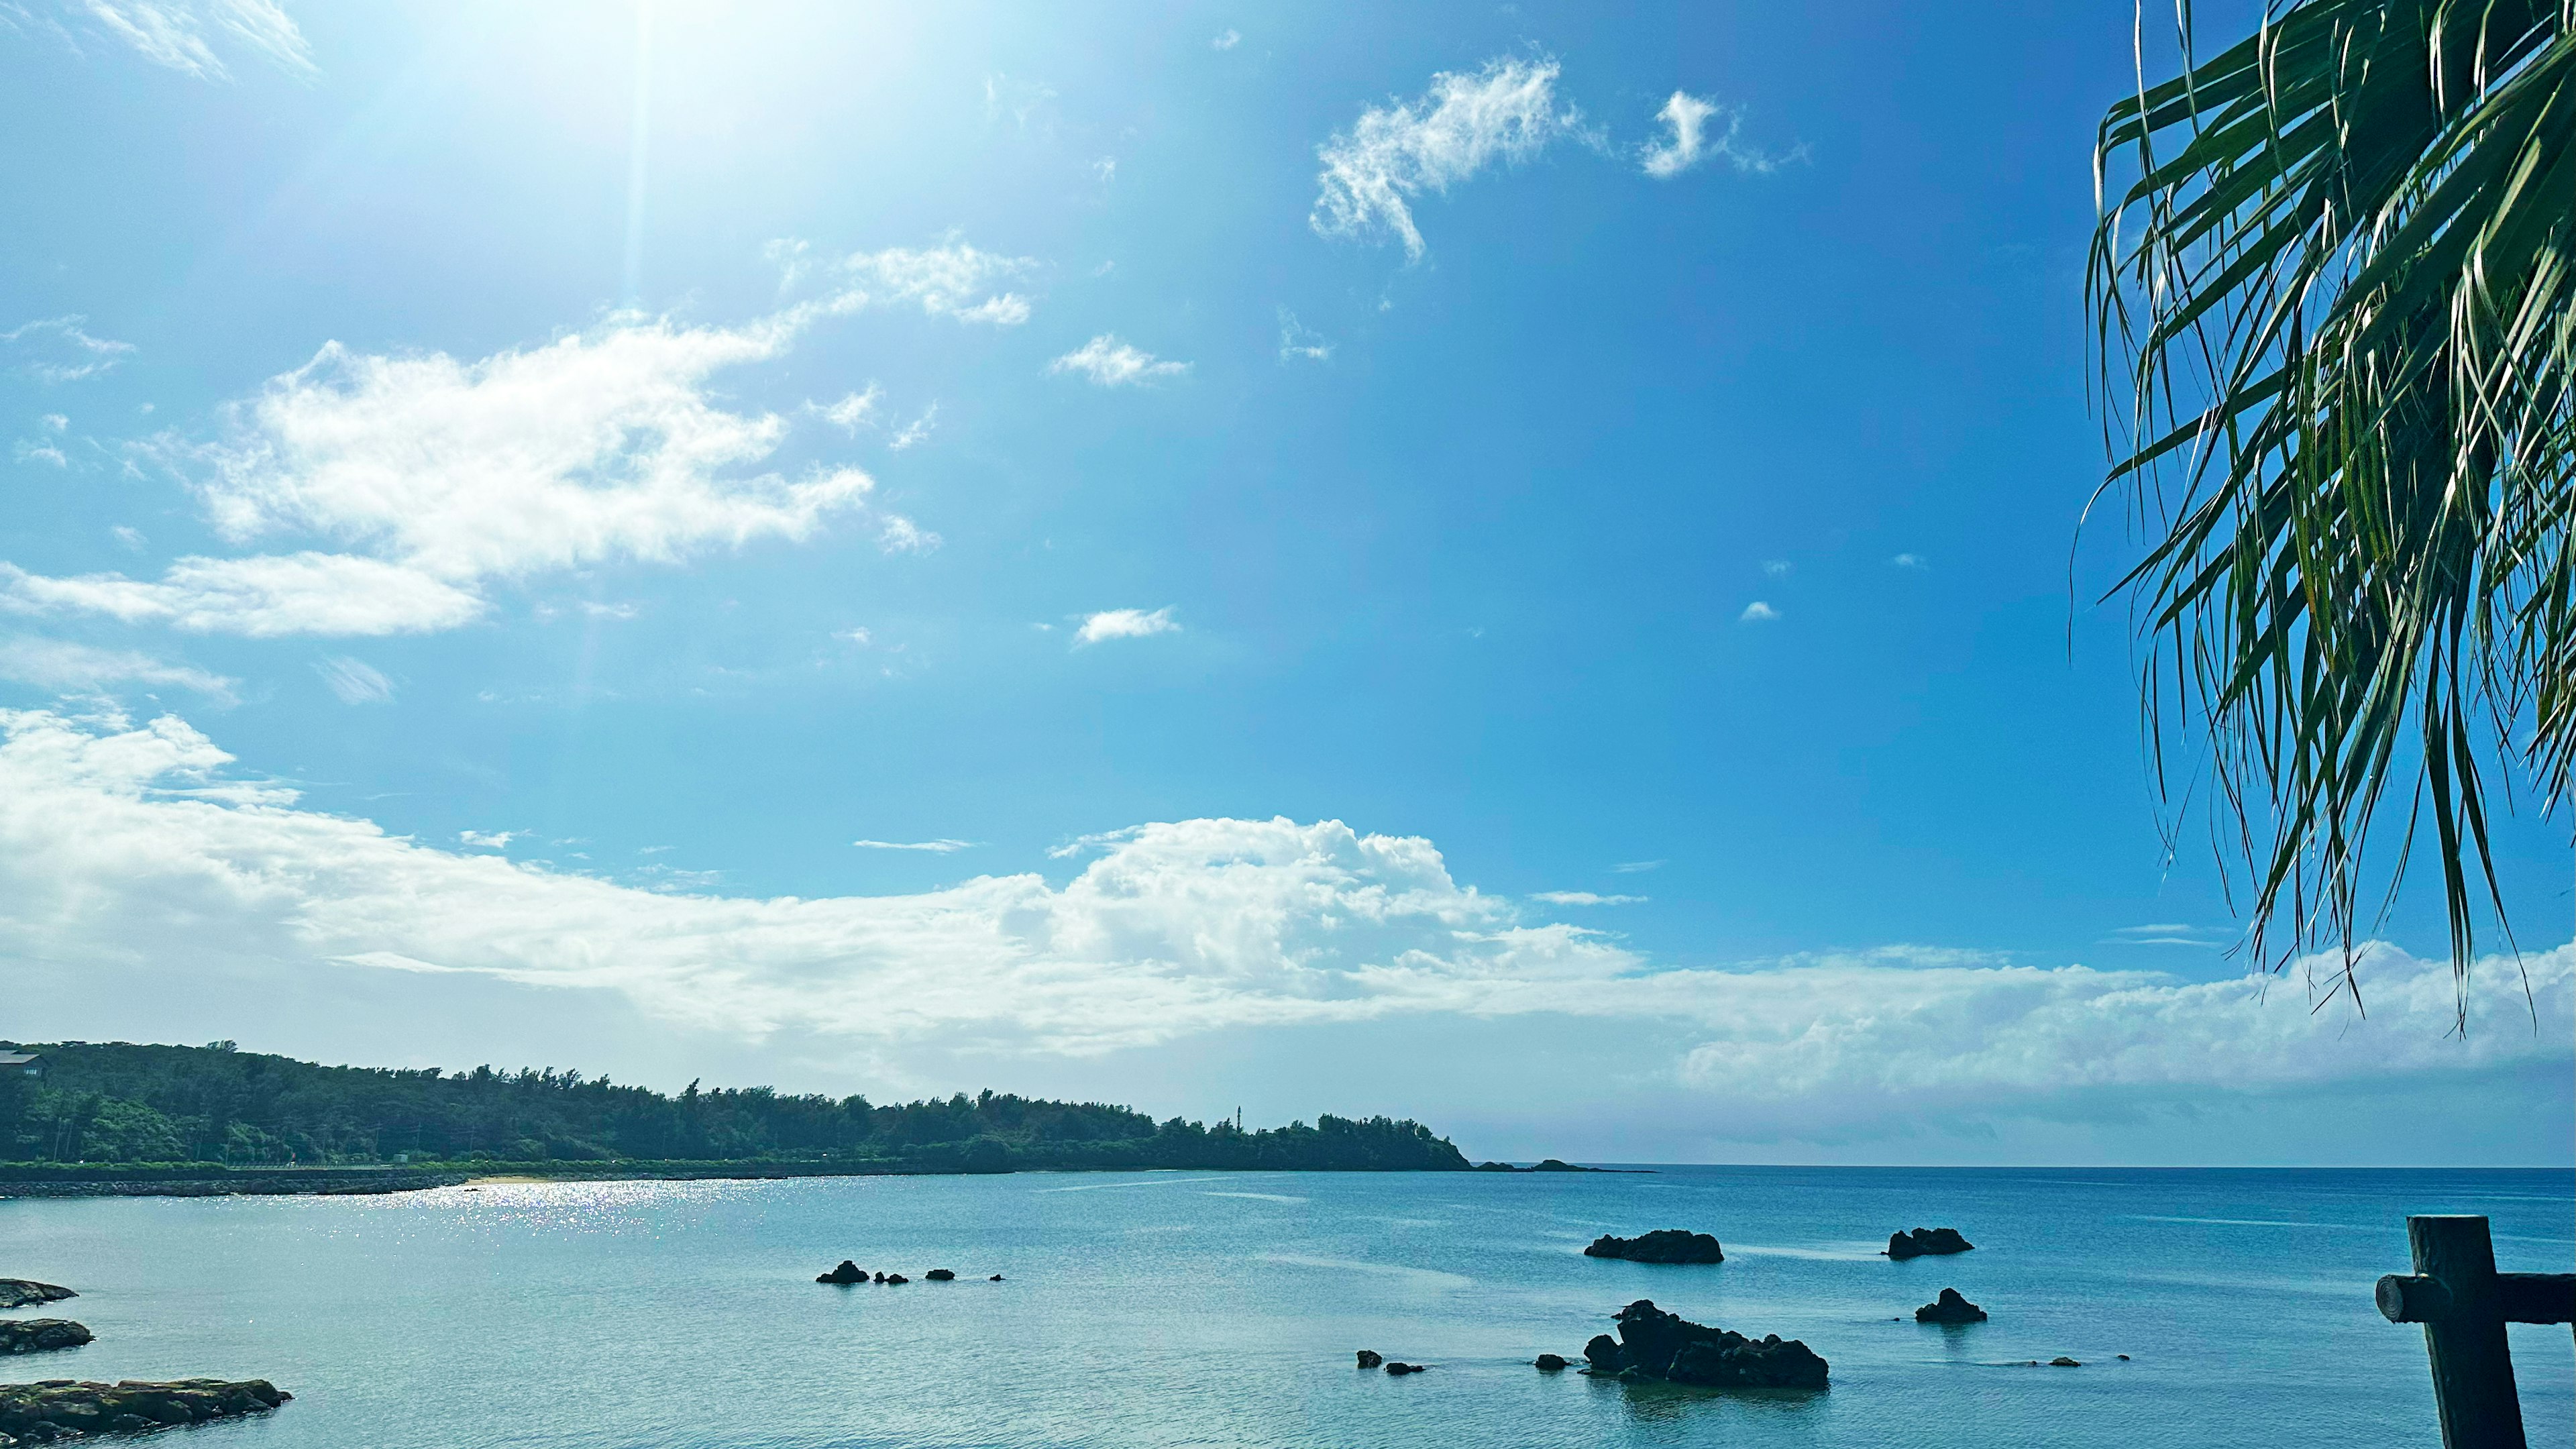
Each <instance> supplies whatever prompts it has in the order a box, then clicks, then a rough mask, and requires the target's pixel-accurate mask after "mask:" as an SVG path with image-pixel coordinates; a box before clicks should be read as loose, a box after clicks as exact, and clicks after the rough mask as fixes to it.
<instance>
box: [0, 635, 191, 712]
mask: <svg viewBox="0 0 2576 1449" xmlns="http://www.w3.org/2000/svg"><path fill="white" fill-rule="evenodd" d="M0 679H14V680H16V681H18V682H19V683H21V684H32V685H34V686H36V687H37V688H38V689H49V690H54V691H57V692H59V693H65V694H96V693H102V692H104V691H107V690H109V689H113V688H115V687H116V686H118V685H138V686H141V687H143V688H146V689H150V688H155V687H159V686H164V685H169V686H175V687H177V688H180V689H187V690H193V691H195V692H196V693H198V694H202V695H204V696H206V697H207V698H208V699H210V700H213V701H215V702H216V703H218V704H224V705H230V704H235V703H238V702H239V691H240V688H241V681H239V680H236V679H227V678H225V677H224V676H222V675H220V674H214V673H210V672H208V671H206V670H203V669H199V668H197V667H196V666H195V665H192V664H182V663H179V662H177V661H175V660H168V659H158V658H155V657H153V656H152V655H149V654H138V653H135V652H134V651H132V650H127V649H96V648H92V647H90V646H89V645H86V644H74V643H72V642H70V641H69V640H64V639H44V638H38V637H35V636H32V635H19V636H17V637H15V638H10V639H0Z"/></svg>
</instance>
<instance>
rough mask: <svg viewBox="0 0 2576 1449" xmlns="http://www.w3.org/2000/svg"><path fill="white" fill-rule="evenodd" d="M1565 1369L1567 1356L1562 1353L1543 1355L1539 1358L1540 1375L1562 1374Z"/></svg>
mask: <svg viewBox="0 0 2576 1449" xmlns="http://www.w3.org/2000/svg"><path fill="white" fill-rule="evenodd" d="M1564 1368H1565V1355H1563V1354H1561V1353H1543V1354H1540V1355H1539V1356H1538V1370H1539V1372H1540V1373H1546V1374H1552V1373H1559V1372H1562V1371H1563V1370H1564Z"/></svg>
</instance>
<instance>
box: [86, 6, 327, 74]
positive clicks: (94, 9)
mask: <svg viewBox="0 0 2576 1449" xmlns="http://www.w3.org/2000/svg"><path fill="white" fill-rule="evenodd" d="M80 12H81V13H82V14H83V15H84V16H85V17H86V18H87V19H90V20H92V21H95V22H96V24H97V26H98V28H99V29H101V30H103V31H105V32H106V33H107V34H109V35H111V36H114V37H115V38H116V39H118V40H121V41H123V42H125V43H126V44H127V45H129V46H131V47H132V48H133V49H134V51H135V53H136V54H138V55H141V56H142V57H143V58H144V59H145V60H148V61H150V62H152V63H153V64H154V65H159V66H167V67H168V68H170V69H171V70H175V71H177V72H179V73H180V74H182V75H189V76H194V77H196V78H197V79H199V80H209V81H214V80H227V79H230V78H231V74H232V73H231V72H230V71H229V70H227V69H226V68H225V66H224V62H223V60H222V58H221V57H220V56H219V55H217V54H216V51H215V47H214V44H213V41H214V40H215V39H216V38H217V37H222V38H223V39H225V40H227V41H229V42H230V43H234V44H239V45H243V46H246V47H248V48H249V49H250V50H251V51H253V52H254V53H256V54H258V55H259V56H261V57H262V58H263V59H265V60H267V61H268V62H269V63H270V64H272V65H275V66H276V67H277V68H278V69H280V70H283V71H286V72H288V73H289V74H292V75H298V76H309V75H312V74H313V73H314V68H313V48H312V46H311V45H310V44H308V43H307V42H306V41H305V39H304V33H303V32H302V31H301V30H298V29H297V28H296V25H295V21H294V19H293V18H292V17H290V16H288V15H287V13H286V11H285V9H284V8H283V7H281V6H279V5H278V4H276V3H275V0H80Z"/></svg>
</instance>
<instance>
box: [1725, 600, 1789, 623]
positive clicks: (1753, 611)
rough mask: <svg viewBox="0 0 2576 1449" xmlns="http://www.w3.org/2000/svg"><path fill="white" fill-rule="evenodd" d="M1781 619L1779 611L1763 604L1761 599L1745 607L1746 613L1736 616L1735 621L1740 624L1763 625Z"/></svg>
mask: <svg viewBox="0 0 2576 1449" xmlns="http://www.w3.org/2000/svg"><path fill="white" fill-rule="evenodd" d="M1779 617H1780V611H1779V610H1777V609H1775V608H1772V607H1771V606H1770V605H1769V604H1766V603H1764V602H1762V601H1761V600H1760V599H1755V600H1754V601H1753V602H1752V603H1749V604H1747V605H1745V606H1744V612H1743V613H1741V614H1738V615H1736V616H1735V621H1736V622H1737V623H1739V624H1761V623H1767V622H1769V621H1770V620H1773V619H1777V618H1779Z"/></svg>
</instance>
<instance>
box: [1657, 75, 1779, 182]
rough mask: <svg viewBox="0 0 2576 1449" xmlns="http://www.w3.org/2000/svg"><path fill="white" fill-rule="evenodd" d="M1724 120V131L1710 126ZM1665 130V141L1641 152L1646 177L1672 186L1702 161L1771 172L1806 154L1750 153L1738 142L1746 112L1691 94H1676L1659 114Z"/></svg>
mask: <svg viewBox="0 0 2576 1449" xmlns="http://www.w3.org/2000/svg"><path fill="white" fill-rule="evenodd" d="M1721 118H1722V119H1723V120H1724V123H1725V125H1724V129H1722V130H1721V129H1713V128H1712V127H1711V126H1710V124H1709V123H1710V122H1711V121H1713V120H1718V119H1721ZM1655 119H1656V120H1658V121H1660V122H1662V123H1663V126H1664V138H1663V139H1662V140H1661V141H1657V142H1652V143H1650V144H1648V145H1645V146H1642V147H1640V148H1638V155H1639V160H1640V162H1641V164H1642V166H1643V169H1644V170H1645V173H1646V174H1647V175H1649V176H1652V177H1654V178H1655V179H1657V180H1659V181H1669V180H1671V179H1672V178H1673V177H1676V176H1679V175H1681V174H1682V173H1683V172H1685V171H1688V170H1690V169H1691V168H1692V167H1694V166H1697V165H1699V164H1700V163H1701V162H1703V161H1713V160H1718V159H1721V158H1722V159H1724V160H1725V161H1726V162H1727V163H1728V164H1729V165H1731V166H1733V167H1734V168H1735V169H1736V170H1738V171H1748V172H1757V173H1758V172H1770V171H1777V170H1779V169H1780V168H1781V167H1782V166H1783V165H1786V164H1788V163H1789V162H1792V161H1795V160H1797V159H1799V158H1800V157H1802V156H1804V155H1805V154H1806V151H1805V148H1804V147H1800V148H1797V149H1795V150H1792V151H1790V152H1789V153H1788V154H1786V155H1783V156H1774V155H1769V154H1766V153H1764V152H1761V151H1755V150H1751V149H1748V148H1746V147H1745V146H1743V145H1742V144H1741V143H1740V142H1739V141H1738V140H1737V136H1738V134H1739V133H1740V132H1741V131H1742V130H1743V127H1744V113H1743V112H1742V111H1740V110H1732V109H1729V108H1727V107H1725V106H1721V105H1718V104H1717V103H1716V102H1714V101H1708V100H1703V99H1701V98H1700V97H1698V96H1694V95H1691V94H1689V93H1688V92H1686V91H1675V92H1673V94H1672V97H1671V98H1670V99H1668V100H1666V101H1665V102H1664V108H1663V109H1662V110H1660V111H1657V112H1655Z"/></svg>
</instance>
